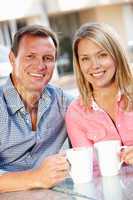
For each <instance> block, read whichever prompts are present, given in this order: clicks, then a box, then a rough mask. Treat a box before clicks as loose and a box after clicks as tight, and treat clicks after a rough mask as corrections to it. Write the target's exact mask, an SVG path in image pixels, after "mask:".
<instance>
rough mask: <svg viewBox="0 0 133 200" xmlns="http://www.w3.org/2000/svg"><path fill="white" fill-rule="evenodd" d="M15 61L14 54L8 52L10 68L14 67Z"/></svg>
mask: <svg viewBox="0 0 133 200" xmlns="http://www.w3.org/2000/svg"><path fill="white" fill-rule="evenodd" d="M15 60H16V58H15V55H14V53H13V52H12V51H10V52H9V61H10V63H11V65H12V67H14V65H15Z"/></svg>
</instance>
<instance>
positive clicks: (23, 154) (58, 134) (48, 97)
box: [0, 78, 71, 171]
mask: <svg viewBox="0 0 133 200" xmlns="http://www.w3.org/2000/svg"><path fill="white" fill-rule="evenodd" d="M70 101H71V98H69V97H68V96H67V95H66V94H65V93H64V92H63V91H62V90H61V89H60V88H56V87H54V86H52V85H48V86H47V87H46V88H45V89H44V91H43V93H42V96H41V98H40V100H39V107H38V116H37V129H36V131H32V125H31V119H30V115H29V113H28V112H27V111H26V110H25V107H24V104H23V102H22V100H21V98H20V96H19V94H18V93H17V91H16V89H15V88H14V86H13V84H12V82H11V79H10V78H9V79H8V81H7V83H6V84H5V85H4V86H2V88H1V89H0V170H5V171H21V170H27V169H31V168H35V167H36V166H38V165H39V164H40V162H41V161H42V160H43V159H44V158H45V157H46V156H48V155H51V154H54V153H57V152H58V151H59V149H60V148H61V146H62V144H63V143H64V141H65V139H66V128H65V125H64V115H65V112H66V109H67V107H68V105H69V103H70Z"/></svg>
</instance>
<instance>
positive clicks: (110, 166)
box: [94, 140, 125, 176]
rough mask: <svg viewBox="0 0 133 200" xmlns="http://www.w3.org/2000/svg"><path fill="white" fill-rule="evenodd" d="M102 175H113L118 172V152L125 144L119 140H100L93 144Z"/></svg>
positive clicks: (119, 165) (119, 164)
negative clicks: (122, 144)
mask: <svg viewBox="0 0 133 200" xmlns="http://www.w3.org/2000/svg"><path fill="white" fill-rule="evenodd" d="M94 147H95V149H96V152H97V157H98V162H99V167H100V172H101V175H102V176H113V175H117V174H118V173H119V170H120V167H121V165H122V162H121V161H120V156H119V153H120V151H121V149H123V148H125V146H121V142H120V141H119V140H108V141H100V142H97V143H95V144H94Z"/></svg>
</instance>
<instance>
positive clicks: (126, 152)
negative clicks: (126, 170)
mask: <svg viewBox="0 0 133 200" xmlns="http://www.w3.org/2000/svg"><path fill="white" fill-rule="evenodd" d="M120 157H121V161H123V162H125V163H126V164H129V165H133V146H130V147H126V148H125V149H123V150H122V152H121V154H120Z"/></svg>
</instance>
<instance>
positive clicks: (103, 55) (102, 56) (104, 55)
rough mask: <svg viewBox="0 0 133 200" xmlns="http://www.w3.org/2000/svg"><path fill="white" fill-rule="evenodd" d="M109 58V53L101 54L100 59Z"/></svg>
mask: <svg viewBox="0 0 133 200" xmlns="http://www.w3.org/2000/svg"><path fill="white" fill-rule="evenodd" d="M107 56H108V54H107V53H101V54H100V57H101V58H104V57H107Z"/></svg>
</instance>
